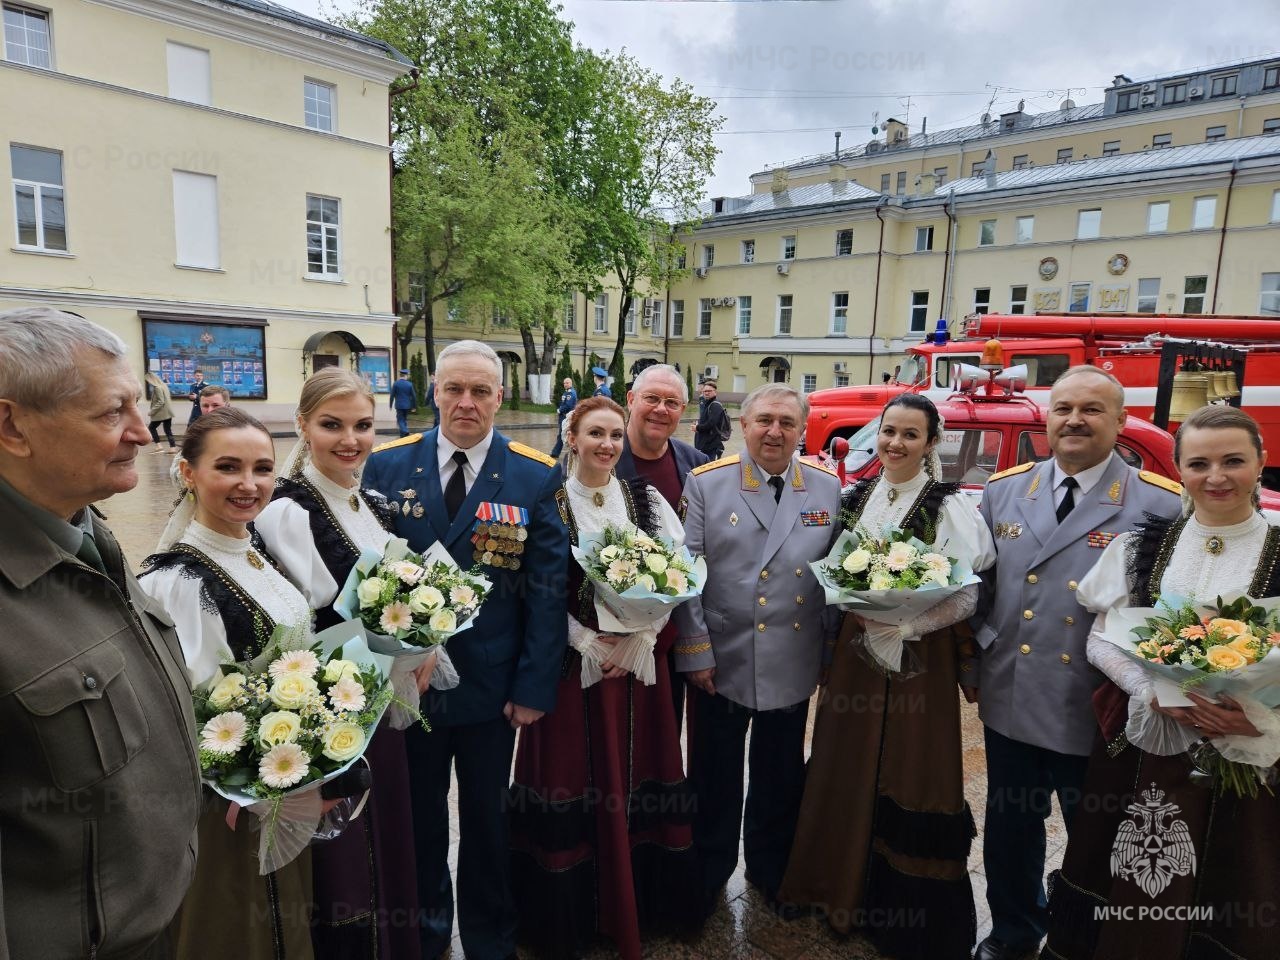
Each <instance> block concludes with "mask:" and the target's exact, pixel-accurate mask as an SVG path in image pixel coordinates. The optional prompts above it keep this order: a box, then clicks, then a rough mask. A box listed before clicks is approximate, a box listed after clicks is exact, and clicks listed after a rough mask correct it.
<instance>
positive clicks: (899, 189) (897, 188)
mask: <svg viewBox="0 0 1280 960" xmlns="http://www.w3.org/2000/svg"><path fill="white" fill-rule="evenodd" d="M893 192H894V194H895V195H896V196H899V197H901V196H903V195H905V194H906V192H907V171H905V170H899V171H898V179H897V180H896V181H895V182H894V185H893Z"/></svg>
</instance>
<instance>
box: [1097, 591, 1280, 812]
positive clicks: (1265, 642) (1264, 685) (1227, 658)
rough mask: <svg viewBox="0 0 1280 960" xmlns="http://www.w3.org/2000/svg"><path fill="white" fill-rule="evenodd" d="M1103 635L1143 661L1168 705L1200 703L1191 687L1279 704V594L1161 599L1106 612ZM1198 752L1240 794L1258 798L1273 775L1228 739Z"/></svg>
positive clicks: (1211, 695) (1218, 779)
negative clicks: (1197, 601)
mask: <svg viewBox="0 0 1280 960" xmlns="http://www.w3.org/2000/svg"><path fill="white" fill-rule="evenodd" d="M1103 639H1105V640H1107V641H1109V642H1110V643H1112V644H1114V645H1115V646H1117V647H1119V648H1120V649H1121V650H1123V651H1125V652H1126V653H1127V654H1129V655H1130V656H1132V657H1134V658H1135V659H1136V660H1137V661H1138V662H1139V663H1140V664H1142V666H1143V668H1144V669H1145V670H1146V671H1147V672H1148V673H1149V674H1150V675H1151V679H1152V686H1153V688H1154V690H1155V695H1156V702H1157V703H1158V704H1159V705H1160V706H1162V707H1190V706H1194V702H1193V701H1192V700H1190V699H1189V698H1188V697H1187V696H1186V694H1187V692H1188V691H1192V690H1194V691H1195V692H1196V693H1197V694H1198V695H1200V696H1202V697H1204V698H1206V699H1210V700H1212V699H1215V698H1219V697H1222V696H1227V697H1230V698H1231V699H1233V700H1235V701H1237V702H1242V701H1251V702H1253V703H1256V704H1259V705H1260V706H1261V707H1263V708H1266V709H1272V708H1275V707H1277V706H1280V654H1275V653H1273V651H1274V650H1276V648H1277V647H1280V598H1268V599H1262V600H1252V599H1250V598H1249V597H1247V596H1236V597H1234V598H1233V599H1231V600H1225V601H1224V600H1223V598H1222V597H1220V596H1219V597H1217V598H1216V602H1215V603H1212V604H1194V603H1191V602H1189V601H1187V600H1183V599H1180V598H1161V600H1160V602H1159V605H1158V606H1156V607H1129V608H1125V609H1122V610H1115V611H1112V612H1111V613H1109V614H1107V621H1106V627H1105V629H1104V631H1103ZM1246 712H1247V711H1246ZM1224 750H1225V754H1224ZM1193 755H1194V759H1195V761H1196V764H1197V766H1199V767H1200V768H1201V770H1202V771H1204V772H1205V773H1206V774H1209V775H1211V776H1212V777H1213V780H1214V782H1215V784H1216V785H1217V787H1218V788H1219V789H1220V790H1225V789H1227V788H1230V789H1232V790H1234V791H1235V792H1236V793H1238V794H1240V795H1241V796H1251V797H1252V796H1256V795H1257V792H1258V784H1259V783H1266V782H1267V781H1268V779H1269V778H1270V777H1271V773H1270V767H1271V764H1270V763H1268V764H1265V765H1254V764H1250V763H1245V762H1239V761H1238V760H1234V759H1232V756H1243V755H1244V754H1242V753H1240V752H1239V751H1237V750H1236V749H1235V748H1233V747H1231V745H1229V744H1219V743H1218V742H1217V741H1205V742H1202V743H1201V744H1200V745H1198V747H1197V748H1196V749H1195V750H1194V751H1193Z"/></svg>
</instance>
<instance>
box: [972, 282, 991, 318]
mask: <svg viewBox="0 0 1280 960" xmlns="http://www.w3.org/2000/svg"><path fill="white" fill-rule="evenodd" d="M983 293H985V294H986V295H987V296H986V299H983V298H982V297H980V296H979V294H983ZM973 312H974V313H981V314H987V313H990V312H991V288H990V287H974V288H973Z"/></svg>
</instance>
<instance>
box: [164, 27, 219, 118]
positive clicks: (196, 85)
mask: <svg viewBox="0 0 1280 960" xmlns="http://www.w3.org/2000/svg"><path fill="white" fill-rule="evenodd" d="M165 60H166V61H167V63H168V68H169V96H170V98H172V99H174V100H185V101H187V102H188V103H201V104H204V105H205V106H208V105H209V104H210V103H212V102H213V87H212V83H211V81H210V80H209V51H208V50H201V49H200V48H199V47H188V46H187V45H186V44H184V43H173V42H172V41H170V42H169V43H166V44H165Z"/></svg>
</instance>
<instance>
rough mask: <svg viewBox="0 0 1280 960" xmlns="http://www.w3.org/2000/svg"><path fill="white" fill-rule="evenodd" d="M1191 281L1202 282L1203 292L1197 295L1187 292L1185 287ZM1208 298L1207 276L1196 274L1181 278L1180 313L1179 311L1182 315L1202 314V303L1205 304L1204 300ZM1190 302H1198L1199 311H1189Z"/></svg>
mask: <svg viewBox="0 0 1280 960" xmlns="http://www.w3.org/2000/svg"><path fill="white" fill-rule="evenodd" d="M1192 280H1203V281H1204V290H1202V291H1200V292H1198V293H1191V292H1189V291H1188V290H1187V287H1189V286H1190V285H1191V281H1192ZM1208 297H1209V277H1208V275H1207V274H1196V275H1194V276H1190V277H1183V278H1182V311H1181V312H1182V313H1204V303H1205V300H1206V299H1208ZM1192 300H1199V301H1200V309H1199V310H1191V309H1189V305H1190V302H1191V301H1192Z"/></svg>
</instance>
